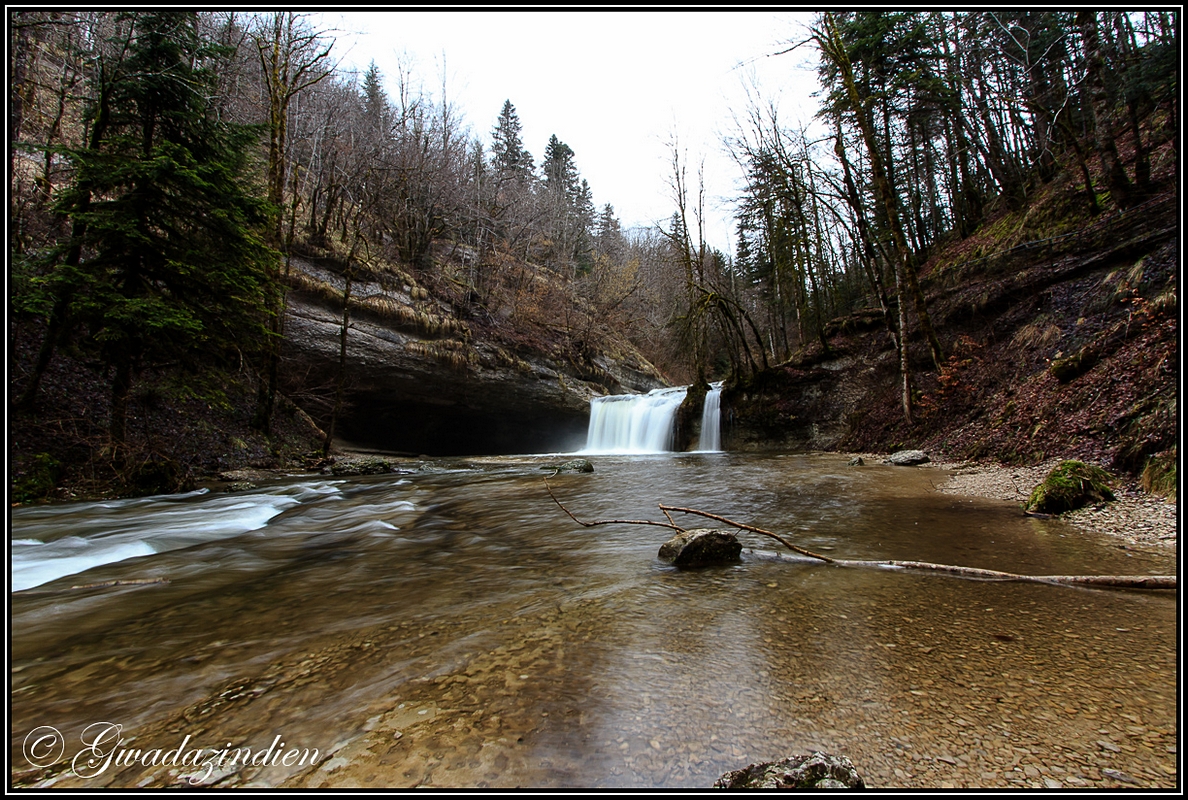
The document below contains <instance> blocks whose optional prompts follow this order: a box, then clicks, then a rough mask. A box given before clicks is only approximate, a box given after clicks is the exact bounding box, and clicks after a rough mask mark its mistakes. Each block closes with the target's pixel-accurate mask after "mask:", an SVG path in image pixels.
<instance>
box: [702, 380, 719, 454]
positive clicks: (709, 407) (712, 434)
mask: <svg viewBox="0 0 1188 800" xmlns="http://www.w3.org/2000/svg"><path fill="white" fill-rule="evenodd" d="M721 406H722V382H721V381H718V382H717V383H711V384H710V390H709V391H708V392H706V395H705V405H704V406H703V407H702V409H701V440H700V441H699V442H698V443H697V449H698V450H705V451H709V452H717V451H719V450H721V449H722V427H721V422H722V412H721Z"/></svg>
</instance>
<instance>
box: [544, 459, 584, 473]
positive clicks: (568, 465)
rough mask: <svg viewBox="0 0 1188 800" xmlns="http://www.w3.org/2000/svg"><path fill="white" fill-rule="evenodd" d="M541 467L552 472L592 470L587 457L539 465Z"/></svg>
mask: <svg viewBox="0 0 1188 800" xmlns="http://www.w3.org/2000/svg"><path fill="white" fill-rule="evenodd" d="M541 469H547V470H552V471H553V472H593V471H594V465H593V464H591V463H590V461H589V459H585V458H575V459H574V460H573V461H566V462H565V463H564V464H556V465H550V466H547V467H541Z"/></svg>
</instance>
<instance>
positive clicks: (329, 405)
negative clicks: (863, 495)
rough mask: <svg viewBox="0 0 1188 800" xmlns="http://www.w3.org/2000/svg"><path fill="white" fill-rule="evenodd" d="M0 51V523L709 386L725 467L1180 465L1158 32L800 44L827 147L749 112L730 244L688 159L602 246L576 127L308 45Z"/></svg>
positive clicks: (904, 25) (936, 19)
mask: <svg viewBox="0 0 1188 800" xmlns="http://www.w3.org/2000/svg"><path fill="white" fill-rule="evenodd" d="M9 23H10V24H9V36H10V42H9V44H10V47H9V69H10V78H11V79H10V99H9V102H10V114H9V133H10V136H9V143H10V147H9V198H10V208H9V253H10V257H9V264H10V268H9V287H10V291H9V297H10V305H9V341H10V352H9V367H10V369H9V399H10V409H11V411H10V418H9V423H10V441H9V453H10V462H11V466H12V469H11V475H12V491H13V495H14V500H16V501H36V500H39V499H43V498H58V499H61V498H69V497H74V496H79V495H83V494H96V493H98V494H110V493H117V494H137V493H150V492H162V491H174V490H178V489H182V488H185V487H187V486H190V485H192V484H193V481H194V480H195V479H197V478H199V477H202V476H204V475H211V474H216V473H219V472H225V471H227V470H232V469H235V468H237V467H242V466H255V467H279V466H287V467H294V466H302V465H309V466H312V467H318V466H321V465H322V464H323V463H324V459H326V458H328V457H333V455H334V452H335V448H336V447H341V446H343V445H344V444H347V445H352V446H359V447H371V448H377V449H383V450H385V451H394V452H406V453H414V454H415V453H436V454H456V453H468V452H469V453H480V452H481V453H498V452H524V451H525V450H542V449H553V450H556V449H563V448H572V447H576V446H579V445H580V441H581V434H582V429H583V425H584V421H585V419H586V408H587V406H588V402H589V400H590V398H591V397H594V396H598V395H601V394H614V393H622V392H640V391H646V390H648V389H650V388H654V387H657V386H660V385H663V384H665V383H671V384H680V383H690V384H695V385H698V386H702V385H704V383H705V382H706V381H709V380H725V381H726V391H725V393H724V397H723V412H724V414H725V422H726V431H725V435H726V439H725V446H726V447H727V448H728V449H771V448H787V449H804V448H828V449H855V450H872V449H891V448H895V447H900V446H905V445H913V446H926V447H929V448H932V449H934V450H937V451H940V452H944V453H946V454H950V455H952V456H954V457H961V458H995V459H1000V460H1006V461H1011V462H1035V461H1040V460H1043V459H1044V458H1047V457H1051V456H1055V455H1082V456H1084V457H1087V458H1091V459H1093V460H1096V461H1099V462H1102V463H1104V464H1107V465H1110V466H1112V467H1113V468H1115V469H1120V470H1125V471H1128V472H1132V473H1138V472H1140V471H1142V470H1143V469H1144V468H1146V467H1147V466H1148V465H1149V464H1150V463H1151V460H1152V459H1156V458H1158V459H1162V460H1163V462H1166V463H1169V464H1174V463H1175V462H1176V459H1177V454H1176V451H1175V445H1176V438H1175V437H1176V431H1177V426H1178V407H1177V392H1176V386H1177V382H1178V378H1179V352H1178V336H1179V328H1178V303H1177V291H1178V277H1179V261H1178V258H1179V238H1178V237H1179V216H1180V213H1179V212H1180V205H1179V174H1178V162H1179V118H1180V115H1179V111H1180V106H1179V84H1178V78H1179V58H1178V53H1179V45H1178V24H1179V15H1178V14H1177V13H1175V12H1160V11H1156V12H1141V13H1139V12H1135V13H1127V12H1118V11H1107V12H1091V11H1081V12H1075V11H1020V12H975V11H963V12H920V11H914V12H894V13H876V12H848V13H834V12H828V13H822V14H819V15H817V16H816V17H815V18H814V22H813V24H812V25H811V26H809V27H808V29H807V32H806V33H805V35H804V36H803V37H802V38H801V39H800V40H798V41H795V42H789V43H788V49H787V52H789V53H790V52H794V51H796V52H810V51H811V52H812V53H813V54H814V55H815V57H816V58H817V63H818V64H819V72H818V74H819V80H820V97H821V98H822V103H821V107H820V109H819V110H818V112H817V114H816V118H815V123H814V125H813V126H808V125H804V124H798V125H789V124H787V123H786V122H785V121H784V119H783V118H782V117H781V114H780V111H779V108H778V106H777V104H776V103H775V102H769V101H765V100H763V99H762V98H755V100H754V102H753V103H752V105H750V106H749V107H748V108H746V109H740V112H739V115H738V119H739V120H740V122H739V123H738V126H737V129H736V130H735V131H734V133H733V134H732V135H731V136H730V137H729V138H728V141H727V142H726V143H725V146H726V147H728V148H729V150H730V152H731V154H732V156H733V157H734V160H735V161H736V163H737V164H738V167H739V171H740V175H741V182H740V189H739V195H738V197H737V198H736V200H737V213H736V221H737V243H736V246H735V248H734V251H733V252H731V253H724V252H722V251H720V250H719V249H716V248H714V247H711V246H709V244H708V243H707V241H706V236H705V234H704V230H703V225H704V219H705V203H706V198H705V190H704V187H703V186H701V185H700V182H699V180H698V179H697V177H696V175H695V174H693V175H691V174H690V168H689V163H688V156H687V154H685V153H683V152H681V151H679V150H677V149H676V148H675V147H674V148H673V152H672V161H671V169H670V172H669V174H667V175H658V176H656V180H657V181H658V182H664V183H666V184H667V185H668V187H669V188H670V195H671V203H672V212H671V216H670V217H669V219H668V220H667V221H666V222H665V223H664V224H662V225H659V226H656V227H653V228H646V229H625V228H624V227H623V226H622V225H621V224H620V222H619V220H618V218H617V217H616V214H615V210H614V207H613V205H612V204H610V203H606V202H602V203H595V201H594V188H592V187H591V186H590V184H589V182H588V181H587V180H586V179H584V178H583V177H582V175H581V171H580V169H579V165H580V161H581V154H580V153H575V152H574V150H573V149H572V148H571V147H570V146H569V145H567V144H566V143H565V141H564V139H563V137H564V136H565V135H566V134H565V132H564V131H559V132H558V133H557V134H555V135H553V136H552V137H551V138H550V140H549V142H548V145H547V147H546V149H545V151H544V152H543V153H541V154H538V155H534V154H532V153H530V152H529V151H528V150H527V148H526V147H525V145H524V142H523V138H522V134H521V131H522V126H521V122H520V119H519V116H518V113H517V110H516V108H515V105H514V104H513V102H512V100H511V99H506V98H492V100H491V108H490V116H489V117H488V118H487V119H486V120H484V121H481V122H480V123H478V125H477V127H478V128H479V131H478V132H477V133H476V132H475V130H474V129H473V128H472V127H471V125H470V123H468V122H467V121H466V120H465V119H464V118H463V117H462V114H461V113H460V111H459V110H458V109H457V108H456V107H454V106H453V105H451V104H450V103H449V102H448V101H447V100H446V99H445V97H444V96H438V95H435V94H434V93H433V92H432V91H429V90H427V89H426V88H425V84H424V82H423V76H419V75H417V74H415V73H414V72H412V71H411V70H409V71H402V72H401V73H400V74H396V75H383V74H381V73H380V71H379V70H378V69H377V68H376V67H375V65H374V64H373V65H372V66H371V67H370V69H368V70H366V71H365V72H363V73H362V74H351V73H347V72H344V71H342V70H340V69H339V68H338V67H337V62H336V61H335V57H334V52H335V46H336V43H335V41H334V38H333V36H332V35H330V34H329V33H328V32H325V31H322V30H319V29H318V28H317V27H316V25H315V23H314V20H313V18H311V17H307V16H303V15H300V14H294V13H285V12H276V13H267V14H254V15H244V14H234V13H225V12H174V11H165V12H155V11H134V12H108V11H84V12H47V11H37V10H14V11H11V12H10V14H9ZM822 131H824V132H825V133H824V135H822ZM694 172H695V171H694ZM690 395H691V396H698V392H696V391H695V392H691V393H690Z"/></svg>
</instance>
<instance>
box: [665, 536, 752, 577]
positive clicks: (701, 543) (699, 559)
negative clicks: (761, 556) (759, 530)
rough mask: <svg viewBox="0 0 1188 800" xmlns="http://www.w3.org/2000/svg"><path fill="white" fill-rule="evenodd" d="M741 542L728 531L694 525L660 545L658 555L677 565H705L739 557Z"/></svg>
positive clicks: (734, 560)
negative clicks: (692, 527)
mask: <svg viewBox="0 0 1188 800" xmlns="http://www.w3.org/2000/svg"><path fill="white" fill-rule="evenodd" d="M740 553H742V544H741V543H740V542H739V541H738V537H737V536H736V535H735V534H734V533H732V532H731V531H716V530H712V529H710V528H694V529H693V530H691V531H685V532H684V533H678V534H677V535H676V536H674V537H672V538H671V539H669V540H668V541H667V542H665V543H664V544H662V545H660V553H659V555H660V559H661V560H662V561H668V562H670V563H671V564H672V565H673V566H676V567H682V568H685V567H708V566H712V565H714V564H733V563H736V562H737V561H738V560H739V554H740Z"/></svg>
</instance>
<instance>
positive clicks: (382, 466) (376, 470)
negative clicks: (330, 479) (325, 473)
mask: <svg viewBox="0 0 1188 800" xmlns="http://www.w3.org/2000/svg"><path fill="white" fill-rule="evenodd" d="M391 471H392V464H391V462H389V461H388V460H387V459H385V458H378V457H375V456H363V457H362V458H352V459H350V460H340V461H339V462H338V463H337V464H335V465H334V466H332V467H330V472H331V474H333V475H338V476H343V475H383V474H386V473H389V472H391Z"/></svg>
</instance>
